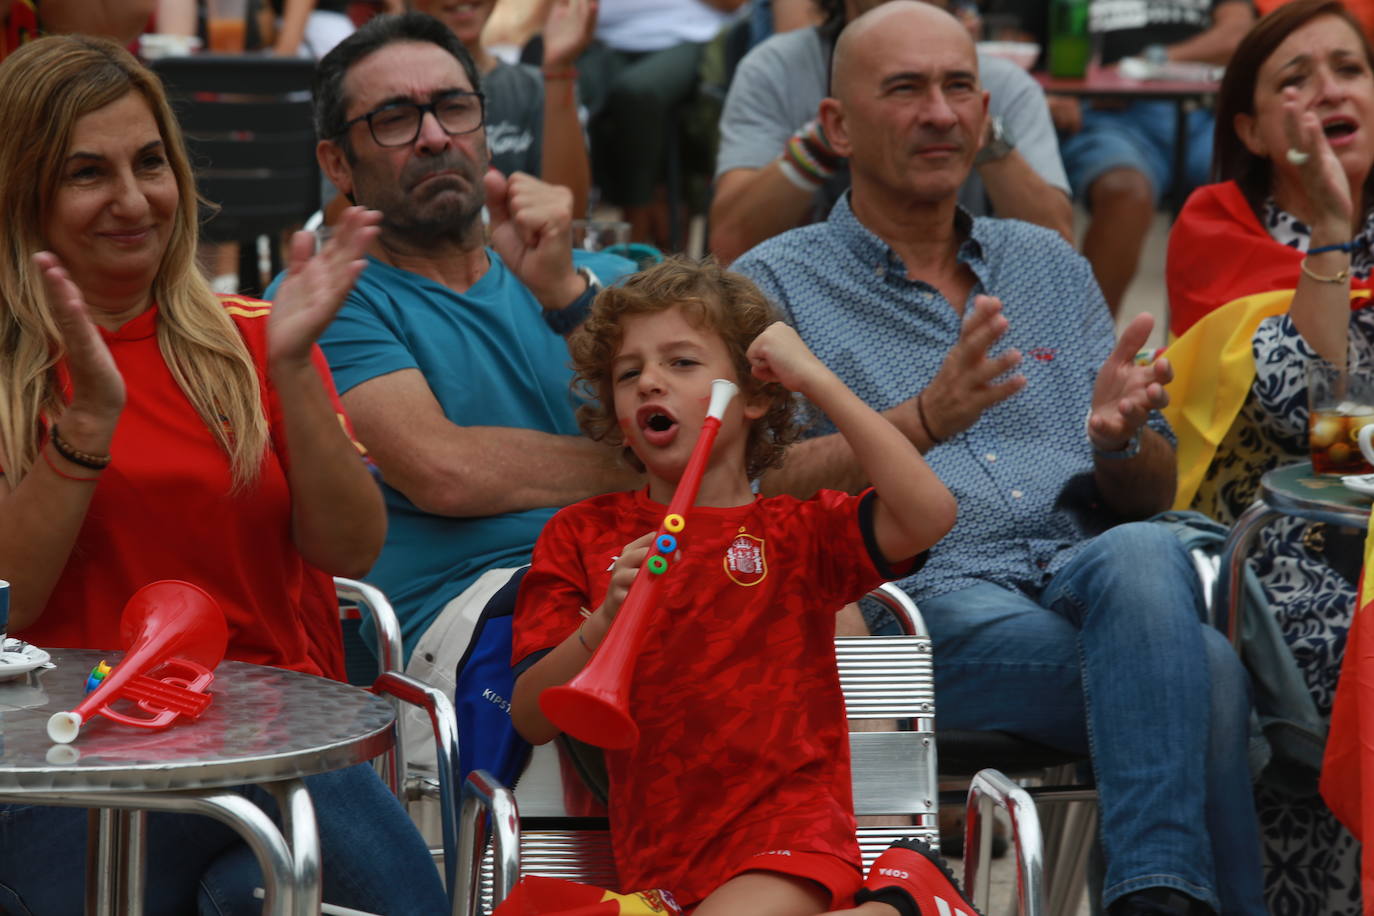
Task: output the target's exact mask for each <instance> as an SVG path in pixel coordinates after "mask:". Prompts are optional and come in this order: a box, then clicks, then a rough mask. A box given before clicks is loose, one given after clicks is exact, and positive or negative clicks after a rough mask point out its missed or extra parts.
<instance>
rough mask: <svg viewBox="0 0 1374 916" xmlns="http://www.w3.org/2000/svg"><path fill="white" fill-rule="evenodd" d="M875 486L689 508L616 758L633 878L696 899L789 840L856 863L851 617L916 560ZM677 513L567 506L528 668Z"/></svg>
mask: <svg viewBox="0 0 1374 916" xmlns="http://www.w3.org/2000/svg"><path fill="white" fill-rule="evenodd" d="M867 495H871V494H866V496H867ZM866 496H849V495H847V494H843V493H837V492H833V491H822V492H821V493H819V494H817V496H815V497H814V498H812V499H810V500H806V501H801V500H797V499H793V498H791V497H775V498H770V499H758V500H756V501H754V502H753V503H752V504H750V505H747V506H740V507H736V508H729V509H714V508H702V507H696V508H693V509H692V510H691V512H690V513H689V514H688V515H687V526H686V528H685V529H684V530H683V531H681V532H680V533H679V534H678V535H677V539H678V545H679V549H680V551H681V552H680V554H679V555H678V556H676V557H674V558H672V559H671V561H670V566H669V569H668V571H667V572H666V573H664V574H663V577H664V582H663V584H662V586H661V591H660V593H659V595H660V598H661V601H660V606H659V607H658V608H656V609H655V610H654V611H653V616H652V621H651V622H650V624H649V630H648V632H647V634H646V636H645V639H644V651H643V653H642V656H641V657H640V658H639V659H638V661H637V662H636V665H635V669H634V674H633V680H632V686H631V691H630V715H631V716H632V717H633V718H634V720H635V723H636V725H637V726H638V728H639V736H640V737H639V743H638V744H637V745H636V746H635V747H632V748H630V749H628V750H624V751H610V752H607V754H606V762H607V767H608V770H609V776H610V783H611V799H610V810H611V831H612V840H613V844H614V848H615V855H616V864H617V868H618V871H619V877H620V882H621V887H622V888H629V889H636V890H639V889H644V888H650V887H656V888H662V889H665V890H668V891H671V892H672V893H673V895H674V896H675V897H676V898H677V899H678V901H679V902H680V903H681V904H683V905H684V906H691V905H693V904H695V903H697V902H699V901H700V900H701V899H703V898H704V897H705V896H706V895H708V894H709V893H710V892H711V891H712V890H714V889H715V888H716V887H717V886H719V885H720V884H721V883H722V882H723V881H724V880H725V878H727V877H728V876H729V875H730V874H731V873H732V872H733V870H734V868H735V867H737V866H738V865H739V864H740V863H742V862H744V861H745V860H747V859H749V858H751V857H753V856H755V855H758V854H760V853H768V852H773V851H779V850H786V851H789V852H793V853H799V852H814V853H824V854H830V855H834V856H837V857H839V858H841V859H842V860H844V861H846V862H849V863H851V864H852V865H853V866H854V868H855V870H856V871H857V870H858V868H859V852H858V847H857V845H856V843H855V841H854V818H853V801H852V797H851V785H850V772H849V741H848V734H847V731H848V729H847V726H846V723H845V714H844V703H843V697H842V695H841V693H840V686H839V676H838V674H837V672H836V669H835V652H834V636H835V613H836V612H837V611H838V610H840V609H841V608H842V607H843V606H844V605H845V604H846V603H848V602H850V601H854V600H856V599H857V598H859V597H861V596H862V595H863V594H865V593H866V592H868V591H869V590H870V589H872V588H873V587H875V586H876V585H878V584H879V583H881V582H883V581H885V580H887V579H891V578H895V577H896V575H897V574H903V575H904V574H905V573H906V572H909V569H903V570H901V571H899V572H898V573H894V572H893V571H892V570H889V569H887V568H885V565H884V563H883V560H882V557H881V555H879V554H878V553H877V551H876V547H872V546H870V545H873V543H874V541H873V538H872V530H871V528H872V526H871V511H870V507H871V506H872V500H871V499H867V498H866ZM666 511H667V509H666V507H665V506H663V505H661V504H659V503H655V502H653V501H652V500H650V499H649V498H648V496H647V494H646V493H645V492H643V491H640V492H637V493H617V494H611V495H607V496H601V497H597V498H595V499H590V500H586V501H585V502H581V503H578V504H577V505H574V506H570V507H568V508H567V509H564V510H563V511H562V512H559V513H558V514H557V515H556V516H554V518H553V519H552V520H551V521H550V522H549V524H548V525H547V526H546V527H545V528H544V531H543V534H541V536H540V538H539V542H538V544H537V545H536V546H535V549H534V560H533V564H532V566H531V568H530V571H529V573H528V574H527V575H526V576H525V580H524V582H523V583H522V585H521V588H520V597H519V602H518V605H517V607H516V615H515V645H514V653H513V661H514V663H515V664H516V666H517V668H524V667H527V666H528V664H529V663H531V662H532V661H533V660H534V659H535V658H537V657H538V656H539V655H540V654H542V653H543V652H545V651H547V650H549V649H552V648H553V647H554V646H556V645H558V644H559V643H561V642H562V641H563V640H564V639H566V638H567V637H568V636H569V635H570V634H571V633H572V632H573V630H575V629H576V628H577V627H578V626H579V625H580V624H581V623H582V616H581V615H580V614H579V613H578V610H579V608H587V609H589V610H591V609H595V608H597V607H598V606H600V604H601V601H602V599H603V598H604V596H605V593H606V589H607V587H608V585H609V583H610V569H611V566H612V564H613V563H614V561H615V558H616V556H617V555H618V554H619V553H620V550H621V548H622V547H623V546H624V545H625V544H627V543H629V542H630V541H632V540H634V539H635V538H638V537H639V536H641V535H643V534H645V533H647V532H650V531H653V530H656V529H657V528H658V525H659V523H660V521H661V520H662V518H663V515H664V513H665V512H666ZM527 659H528V660H529V661H527ZM522 662H524V663H525V664H523V665H522V664H521V663H522Z"/></svg>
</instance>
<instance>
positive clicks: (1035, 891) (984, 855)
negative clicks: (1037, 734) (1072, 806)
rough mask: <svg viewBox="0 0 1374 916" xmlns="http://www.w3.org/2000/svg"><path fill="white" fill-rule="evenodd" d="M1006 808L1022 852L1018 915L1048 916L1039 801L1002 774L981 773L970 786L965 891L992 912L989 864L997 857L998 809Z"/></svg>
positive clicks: (1018, 869)
mask: <svg viewBox="0 0 1374 916" xmlns="http://www.w3.org/2000/svg"><path fill="white" fill-rule="evenodd" d="M993 808H1001V809H1003V810H1004V811H1006V812H1007V816H1008V818H1009V819H1010V820H1011V840H1012V847H1013V849H1015V851H1016V885H1017V895H1016V912H1017V914H1018V916H1042V913H1043V912H1044V899H1045V887H1044V880H1045V879H1044V873H1045V871H1044V852H1043V850H1044V841H1043V839H1042V838H1041V836H1040V818H1039V816H1038V815H1037V814H1036V812H1035V802H1033V801H1032V800H1031V797H1030V794H1029V793H1027V792H1026V790H1025V789H1023V788H1021V787H1020V786H1018V785H1017V784H1016V783H1014V782H1012V781H1011V780H1010V779H1008V778H1007V777H1006V776H1005V775H1003V774H1002V773H1001V771H999V770H992V769H987V770H980V771H978V772H977V773H975V774H974V776H973V781H972V782H971V783H970V784H969V787H968V803H967V807H966V808H965V813H964V889H965V890H966V891H967V892H968V894H969V896H970V897H971V898H972V900H973V903H974V905H975V906H977V907H978V908H979V909H981V910H983V911H984V912H987V911H988V907H989V905H990V904H989V901H988V895H989V888H990V884H991V880H990V878H991V876H990V873H989V869H988V868H985V867H984V862H986V861H988V860H990V859H991V857H992V810H993Z"/></svg>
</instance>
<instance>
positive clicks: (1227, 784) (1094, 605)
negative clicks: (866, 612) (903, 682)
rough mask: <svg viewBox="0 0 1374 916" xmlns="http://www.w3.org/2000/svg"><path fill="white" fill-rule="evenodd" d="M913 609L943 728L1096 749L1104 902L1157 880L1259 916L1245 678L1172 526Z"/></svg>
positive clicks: (1119, 530) (1120, 537)
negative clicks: (1024, 578)
mask: <svg viewBox="0 0 1374 916" xmlns="http://www.w3.org/2000/svg"><path fill="white" fill-rule="evenodd" d="M918 578H919V576H918ZM920 607H921V613H922V614H923V615H924V617H925V619H926V623H927V625H928V626H929V627H930V634H931V639H932V640H933V642H934V648H935V694H936V696H937V697H938V698H939V702H938V710H937V716H938V721H939V724H940V726H941V727H942V728H951V729H971V730H977V731H987V730H998V731H1006V732H1011V733H1014V734H1017V735H1020V736H1022V737H1025V738H1030V739H1033V740H1035V741H1039V742H1041V743H1043V744H1048V745H1051V746H1053V747H1057V748H1060V749H1062V750H1067V751H1071V752H1075V753H1083V754H1086V755H1088V756H1090V758H1091V760H1092V764H1093V771H1094V773H1095V774H1096V778H1097V790H1098V804H1099V810H1100V818H1101V843H1102V851H1103V855H1104V857H1105V859H1106V869H1107V871H1106V879H1105V882H1104V885H1103V894H1102V900H1103V903H1104V905H1105V904H1110V903H1111V902H1112V901H1113V900H1115V899H1116V898H1117V897H1120V896H1122V895H1123V894H1126V893H1129V892H1130V891H1133V890H1138V889H1141V888H1145V887H1152V886H1164V887H1172V888H1175V889H1177V890H1180V891H1182V892H1184V893H1186V894H1188V895H1190V896H1192V897H1194V898H1196V899H1198V900H1201V901H1203V902H1205V903H1206V904H1208V905H1209V906H1211V907H1212V908H1213V909H1216V910H1219V911H1220V912H1222V913H1226V914H1227V916H1231V914H1257V916H1262V914H1264V913H1265V912H1266V910H1265V908H1264V903H1263V900H1262V898H1261V877H1260V841H1259V827H1258V824H1257V822H1256V817H1255V807H1254V801H1253V796H1252V794H1251V780H1250V769H1249V764H1248V762H1247V758H1246V750H1247V744H1248V720H1249V713H1250V700H1249V681H1248V680H1247V677H1246V674H1245V671H1244V669H1243V668H1242V667H1241V664H1240V661H1239V659H1237V658H1236V655H1235V653H1234V652H1233V651H1232V650H1231V647H1230V645H1229V644H1228V643H1227V642H1226V640H1225V638H1224V637H1223V636H1222V635H1221V634H1220V633H1218V632H1217V631H1215V630H1213V629H1212V628H1211V627H1208V626H1206V625H1205V624H1203V623H1200V622H1199V621H1200V614H1201V611H1202V594H1201V588H1200V586H1199V584H1198V581H1197V576H1196V574H1195V573H1194V571H1193V567H1192V564H1191V563H1190V562H1189V557H1188V554H1187V552H1186V551H1185V550H1184V548H1183V547H1182V545H1181V544H1180V543H1179V542H1178V539H1177V538H1176V537H1175V536H1174V535H1173V534H1172V533H1171V532H1169V531H1168V530H1167V529H1165V528H1164V527H1162V526H1160V525H1154V524H1151V523H1148V522H1137V523H1132V524H1127V525H1120V526H1118V527H1116V528H1112V529H1110V530H1109V531H1107V532H1105V533H1104V534H1102V535H1100V536H1098V537H1097V538H1094V539H1093V540H1092V541H1090V542H1089V543H1088V544H1086V545H1085V546H1084V547H1083V548H1082V549H1081V550H1080V552H1079V553H1078V554H1077V555H1076V556H1075V557H1074V559H1073V560H1072V561H1071V562H1070V563H1069V564H1068V565H1067V566H1065V567H1064V568H1063V569H1062V570H1060V571H1059V572H1058V573H1057V574H1056V575H1054V576H1053V577H1052V578H1051V579H1050V581H1049V583H1048V584H1047V585H1046V586H1045V588H1044V589H1043V590H1042V591H1041V592H1040V594H1039V595H1037V596H1030V595H1026V594H1023V593H1020V592H1013V591H1009V590H1007V589H1005V588H1002V587H1001V586H997V585H993V584H991V583H985V584H980V585H975V586H972V587H969V588H965V589H960V590H958V591H955V592H950V593H948V594H944V595H940V596H939V597H936V598H923V599H922V600H921V602H920Z"/></svg>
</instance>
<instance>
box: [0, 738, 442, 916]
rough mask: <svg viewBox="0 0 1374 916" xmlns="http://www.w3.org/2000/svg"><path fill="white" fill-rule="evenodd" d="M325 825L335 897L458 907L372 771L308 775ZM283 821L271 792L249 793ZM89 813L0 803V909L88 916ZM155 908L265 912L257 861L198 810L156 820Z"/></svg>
mask: <svg viewBox="0 0 1374 916" xmlns="http://www.w3.org/2000/svg"><path fill="white" fill-rule="evenodd" d="M305 784H306V786H307V787H308V788H309V790H310V798H311V801H312V802H313V803H314V807H315V816H316V820H317V821H318V823H319V829H320V843H321V852H322V856H323V869H324V872H323V879H324V900H325V902H326V903H333V904H339V905H342V906H347V907H352V908H354V909H360V910H365V911H367V912H370V913H386V914H415V916H430V914H433V913H444V912H447V911H448V899H447V897H446V896H445V895H444V889H443V884H442V882H440V880H439V873H438V871H437V870H436V869H435V868H434V865H433V864H432V862H431V860H430V857H429V851H428V850H427V849H426V848H425V844H424V842H423V840H421V838H420V835H419V833H418V832H417V831H416V830H415V828H414V826H413V825H412V824H411V822H410V818H409V817H408V816H407V815H406V813H405V811H404V810H403V809H402V808H401V806H400V804H399V803H398V802H397V801H396V798H395V797H394V796H393V795H392V794H391V793H390V792H388V791H387V789H386V787H385V786H384V785H382V782H381V780H379V779H378V778H377V774H376V773H375V772H374V771H373V770H372V768H371V767H370V766H368V765H367V764H360V765H358V766H355V767H350V768H349V769H346V770H339V771H336V772H332V773H321V774H318V775H315V776H307V777H306V778H305ZM237 791H239V792H240V793H241V794H244V795H246V796H248V797H249V798H251V799H252V800H253V801H255V802H257V803H258V804H259V805H261V806H262V807H263V809H264V810H266V811H268V812H269V813H271V814H273V815H274V816H275V815H276V811H277V809H276V805H275V803H274V802H273V801H272V800H271V796H270V795H268V793H266V792H265V791H263V790H262V789H259V788H256V787H244V788H241V789H239V790H237ZM85 850H86V811H85V809H82V808H51V807H39V806H36V805H4V806H0V913H10V914H14V916H26V914H30V913H32V914H38V916H46V914H49V913H79V912H81V909H82V899H83V882H82V879H81V876H82V874H83V873H84V868H85V865H84V863H85ZM147 862H148V866H147V888H148V890H147V894H146V898H145V899H146V901H147V909H146V912H147V913H149V914H150V916H154V914H164V913H165V914H177V916H181V914H185V913H192V912H197V913H200V914H205V916H211V914H213V916H224V914H235V916H237V914H245V916H246V914H250V913H252V914H256V913H260V912H261V911H262V901H261V900H258V899H256V898H255V897H254V896H253V889H254V888H258V887H262V886H263V880H262V871H261V869H260V868H259V867H258V863H257V859H256V858H254V856H253V854H252V852H251V851H250V850H249V849H248V847H247V846H246V845H245V844H244V843H243V842H242V841H241V840H240V839H239V836H238V834H237V833H234V832H233V831H232V830H231V829H230V828H229V827H226V826H225V825H223V824H221V823H220V822H219V821H216V820H213V819H211V818H206V817H198V816H195V815H189V814H162V813H156V812H154V813H150V814H149V815H148V859H147Z"/></svg>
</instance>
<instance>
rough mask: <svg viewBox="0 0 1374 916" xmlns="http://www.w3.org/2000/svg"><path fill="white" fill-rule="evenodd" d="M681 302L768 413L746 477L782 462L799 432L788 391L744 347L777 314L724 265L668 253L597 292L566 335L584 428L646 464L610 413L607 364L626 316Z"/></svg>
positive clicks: (752, 439)
mask: <svg viewBox="0 0 1374 916" xmlns="http://www.w3.org/2000/svg"><path fill="white" fill-rule="evenodd" d="M673 306H682V308H683V311H684V314H685V315H686V317H687V320H688V321H690V322H691V323H692V324H693V325H695V326H697V327H700V328H705V329H708V330H711V331H714V332H716V333H717V334H719V335H720V337H721V339H722V340H723V341H724V342H725V347H726V350H727V351H729V353H730V358H731V361H732V362H733V363H734V365H735V374H736V376H737V378H736V381H737V382H738V383H739V387H740V394H741V395H742V396H743V397H745V398H755V397H758V396H759V395H762V396H763V397H764V398H765V399H766V400H767V402H768V410H767V412H766V413H765V414H764V415H763V416H762V417H760V418H759V419H757V420H755V421H754V422H753V423H752V424H750V427H749V436H748V445H747V450H746V453H745V464H746V467H747V470H748V473H749V476H750V478H751V479H752V478H755V477H758V476H759V475H760V474H762V473H763V472H764V471H765V470H766V469H768V468H770V467H777V466H778V465H779V464H781V463H782V456H783V452H784V451H785V450H786V449H787V446H788V445H790V444H791V443H792V442H793V440H795V439H796V437H797V434H798V432H799V431H800V430H799V428H798V426H797V423H796V421H795V416H794V414H795V402H794V400H793V397H792V393H791V392H789V391H788V390H787V389H786V388H784V387H783V386H782V385H779V384H777V383H776V382H767V383H765V382H762V381H760V380H759V379H758V378H756V377H755V376H754V374H753V372H752V371H751V367H750V365H749V360H748V357H747V356H746V355H745V354H746V353H747V352H748V349H749V345H750V344H751V343H753V342H754V338H755V337H757V336H759V334H760V333H762V331H763V329H764V328H766V327H768V326H769V325H770V324H772V323H773V322H774V321H777V320H778V314H777V312H776V311H775V310H774V308H773V306H772V305H771V304H770V303H769V302H768V300H767V299H766V298H764V295H763V293H761V292H759V288H758V287H757V286H755V285H754V284H753V282H751V281H750V280H749V279H748V278H747V277H744V276H741V275H740V274H737V273H732V272H730V271H727V270H725V269H724V268H722V267H721V266H720V265H719V264H717V263H716V262H715V260H714V259H712V258H707V259H706V260H704V261H702V262H700V263H698V262H696V261H694V260H692V259H690V258H685V257H672V258H668V259H667V260H665V261H663V262H662V263H660V264H655V265H654V266H653V267H650V268H648V269H647V270H644V271H641V272H639V273H636V274H632V275H630V276H629V277H626V278H625V280H624V281H622V282H619V283H617V284H615V285H614V286H610V287H607V288H606V289H604V290H602V291H601V293H600V294H599V295H598V296H597V297H596V301H595V302H594V303H593V304H592V308H591V312H590V313H589V314H588V315H587V319H586V321H584V322H583V323H582V325H581V326H580V327H579V328H578V329H577V330H576V331H574V332H573V334H572V335H571V336H570V337H569V338H568V350H569V352H570V353H571V354H572V366H573V372H574V373H575V375H574V378H573V391H574V393H575V394H577V395H578V396H579V397H580V398H582V399H583V401H584V403H583V404H582V406H581V407H579V408H578V409H577V422H578V423H579V424H580V425H581V427H582V431H583V432H585V433H586V434H587V435H588V436H590V437H591V438H592V439H594V440H596V441H597V442H605V443H607V444H609V445H621V446H624V449H623V454H624V456H625V460H626V461H627V462H629V464H630V465H631V466H632V467H634V468H635V469H636V470H640V471H642V470H644V466H643V464H642V463H641V462H640V460H639V458H638V457H637V456H636V455H635V454H634V452H633V451H632V450H631V449H630V447H629V446H628V445H625V437H624V433H622V432H621V429H620V425H619V423H617V422H616V416H615V397H614V393H613V391H612V384H613V379H612V378H611V362H612V361H613V360H614V359H615V355H616V353H617V352H618V351H619V350H620V342H621V323H622V322H623V321H624V320H625V318H626V316H629V315H648V314H655V313H658V312H666V311H667V310H668V309H670V308H672V307H673Z"/></svg>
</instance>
